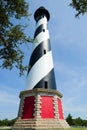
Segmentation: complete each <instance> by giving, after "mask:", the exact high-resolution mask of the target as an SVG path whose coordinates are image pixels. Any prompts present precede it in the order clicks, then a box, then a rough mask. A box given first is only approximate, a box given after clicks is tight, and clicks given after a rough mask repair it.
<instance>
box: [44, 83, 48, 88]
mask: <svg viewBox="0 0 87 130" xmlns="http://www.w3.org/2000/svg"><path fill="white" fill-rule="evenodd" d="M44 88H45V89H47V88H48V82H47V81H45V82H44Z"/></svg>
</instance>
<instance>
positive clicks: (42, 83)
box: [33, 68, 56, 89]
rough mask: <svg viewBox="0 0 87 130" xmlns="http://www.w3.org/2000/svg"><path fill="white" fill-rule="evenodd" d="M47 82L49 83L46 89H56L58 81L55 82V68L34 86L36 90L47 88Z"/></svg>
mask: <svg viewBox="0 0 87 130" xmlns="http://www.w3.org/2000/svg"><path fill="white" fill-rule="evenodd" d="M43 71H44V70H43ZM45 82H47V86H46V87H47V88H46V89H56V81H55V75H54V68H53V69H52V70H51V71H50V72H49V73H48V74H47V75H46V76H45V77H44V78H43V79H42V80H40V81H39V82H38V83H37V84H36V85H35V86H34V88H45ZM34 88H33V89H34Z"/></svg>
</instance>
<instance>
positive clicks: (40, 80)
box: [26, 7, 56, 90]
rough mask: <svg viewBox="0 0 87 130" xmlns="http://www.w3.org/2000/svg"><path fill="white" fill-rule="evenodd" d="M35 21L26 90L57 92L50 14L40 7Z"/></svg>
mask: <svg viewBox="0 0 87 130" xmlns="http://www.w3.org/2000/svg"><path fill="white" fill-rule="evenodd" d="M34 19H35V21H36V30H35V33H34V39H35V43H33V44H34V45H33V52H32V55H31V58H30V64H29V70H28V76H27V83H26V89H27V90H29V89H34V88H45V89H55V90H56V82H55V75H54V66H53V59H52V51H51V46H50V37H49V30H48V24H47V22H48V21H49V19H50V14H49V12H48V11H47V10H46V9H45V8H44V7H40V8H39V9H37V10H36V12H35V14H34Z"/></svg>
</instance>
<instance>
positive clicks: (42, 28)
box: [34, 24, 47, 38]
mask: <svg viewBox="0 0 87 130" xmlns="http://www.w3.org/2000/svg"><path fill="white" fill-rule="evenodd" d="M44 30H47V24H46V26H45V27H44V24H41V25H40V26H39V27H38V28H37V29H36V31H35V34H34V38H35V37H36V36H37V35H38V34H39V33H40V32H43V31H44Z"/></svg>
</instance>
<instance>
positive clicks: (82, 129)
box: [0, 128, 87, 130]
mask: <svg viewBox="0 0 87 130" xmlns="http://www.w3.org/2000/svg"><path fill="white" fill-rule="evenodd" d="M0 130H11V129H0ZM57 130H87V128H69V129H57Z"/></svg>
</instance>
